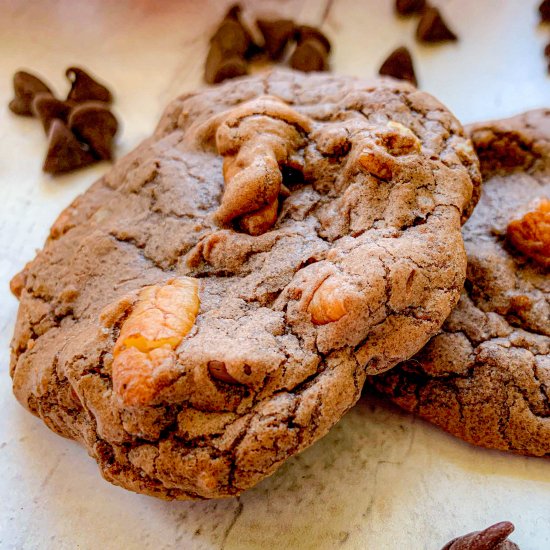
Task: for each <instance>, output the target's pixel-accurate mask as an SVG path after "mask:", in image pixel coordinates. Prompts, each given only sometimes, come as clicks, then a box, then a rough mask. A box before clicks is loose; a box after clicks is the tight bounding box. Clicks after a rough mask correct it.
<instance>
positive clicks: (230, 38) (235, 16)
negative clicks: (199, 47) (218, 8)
mask: <svg viewBox="0 0 550 550" xmlns="http://www.w3.org/2000/svg"><path fill="white" fill-rule="evenodd" d="M240 15H241V7H240V6H239V5H235V6H232V7H231V8H230V9H229V11H228V12H227V14H226V15H225V17H224V18H223V20H222V22H221V23H220V26H219V27H218V29H217V30H216V32H215V33H214V35H213V36H212V38H211V39H210V42H211V43H217V44H218V46H219V47H220V49H221V50H222V52H223V53H224V54H230V55H232V56H233V55H237V56H241V57H245V56H247V55H248V54H249V51H250V50H251V48H252V47H253V40H252V37H251V36H250V33H249V32H248V30H247V28H246V27H245V26H244V24H243V23H242V21H241V17H240Z"/></svg>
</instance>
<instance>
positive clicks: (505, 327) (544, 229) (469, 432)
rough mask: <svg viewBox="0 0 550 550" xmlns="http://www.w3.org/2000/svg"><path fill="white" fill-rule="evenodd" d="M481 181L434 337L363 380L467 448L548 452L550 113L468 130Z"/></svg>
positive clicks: (547, 453) (549, 385) (474, 126)
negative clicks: (452, 294) (463, 255)
mask: <svg viewBox="0 0 550 550" xmlns="http://www.w3.org/2000/svg"><path fill="white" fill-rule="evenodd" d="M469 131H470V133H471V136H472V140H473V142H474V146H475V148H476V150H477V152H478V155H479V158H480V161H481V169H482V173H483V176H484V180H485V182H484V184H483V193H482V196H481V200H480V202H479V204H478V206H477V208H476V209H475V211H474V213H473V215H472V217H471V218H470V220H469V221H468V222H467V223H466V225H465V226H464V231H463V233H464V241H465V245H466V250H467V253H468V274H467V280H466V284H465V289H464V292H463V294H462V297H461V299H460V302H459V304H458V306H457V308H456V309H455V310H454V311H453V313H452V314H451V316H450V317H449V319H448V320H447V321H446V323H445V325H444V327H443V330H442V332H441V333H440V334H439V335H438V336H436V337H434V338H433V339H432V340H431V341H430V343H429V344H428V345H427V346H426V347H425V348H424V349H423V350H422V351H421V352H420V353H419V354H418V355H417V356H415V357H414V358H413V359H412V360H410V361H407V362H405V363H404V364H403V365H400V366H398V367H396V368H395V369H394V370H392V371H391V372H390V373H388V374H387V375H382V376H380V377H373V378H372V379H371V382H372V383H373V384H374V385H375V387H376V388H377V389H378V390H380V391H382V392H383V393H385V394H387V395H389V396H390V397H391V398H392V399H393V400H394V401H395V402H396V403H398V404H399V405H400V406H402V407H403V408H405V409H407V410H409V411H414V412H416V413H418V414H419V415H420V416H422V417H423V418H426V419H427V420H429V421H431V422H433V423H435V424H437V425H438V426H441V427H442V428H444V429H445V430H447V431H449V432H450V433H452V434H454V435H456V436H458V437H461V438H462V439H465V440H466V441H469V442H470V443H473V444H476V445H482V446H484V447H491V448H495V449H501V450H506V451H515V452H518V453H523V454H530V455H536V456H544V455H549V454H550V418H549V417H550V402H549V397H550V271H549V268H550V110H537V111H531V112H528V113H525V114H523V115H521V116H517V117H515V118H511V119H508V120H503V121H499V122H489V123H485V124H476V125H473V126H472V127H471V128H470V129H469Z"/></svg>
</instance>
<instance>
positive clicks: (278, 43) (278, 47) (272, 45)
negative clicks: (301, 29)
mask: <svg viewBox="0 0 550 550" xmlns="http://www.w3.org/2000/svg"><path fill="white" fill-rule="evenodd" d="M256 24H257V25H258V28H259V29H260V31H261V33H262V35H263V37H264V41H265V43H264V49H265V51H266V52H267V55H268V56H269V57H270V59H273V60H277V59H280V58H281V57H282V55H283V53H284V51H285V48H286V46H287V44H288V43H289V41H290V40H291V39H292V38H293V36H294V31H295V27H294V22H293V21H291V20H290V19H277V20H275V21H269V20H267V19H258V20H257V21H256Z"/></svg>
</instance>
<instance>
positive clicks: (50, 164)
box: [42, 119, 96, 174]
mask: <svg viewBox="0 0 550 550" xmlns="http://www.w3.org/2000/svg"><path fill="white" fill-rule="evenodd" d="M94 162H96V159H95V158H94V156H93V155H92V153H91V152H90V151H89V150H88V148H87V147H86V146H85V145H83V144H82V143H80V142H79V141H78V139H77V138H76V137H75V135H74V134H73V133H72V132H71V131H70V130H69V129H68V128H67V126H65V124H63V122H61V120H59V119H54V120H53V121H52V123H51V126H50V131H49V133H48V152H47V154H46V160H45V161H44V166H43V168H42V169H43V170H44V172H48V173H49V174H60V173H62V172H69V171H70V170H74V169H76V168H80V167H82V166H87V165H88V164H93V163H94Z"/></svg>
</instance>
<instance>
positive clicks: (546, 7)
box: [539, 0, 550, 23]
mask: <svg viewBox="0 0 550 550" xmlns="http://www.w3.org/2000/svg"><path fill="white" fill-rule="evenodd" d="M539 13H540V19H541V21H544V22H545V23H548V22H549V21H550V0H543V2H542V3H541V5H540V6H539Z"/></svg>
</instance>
